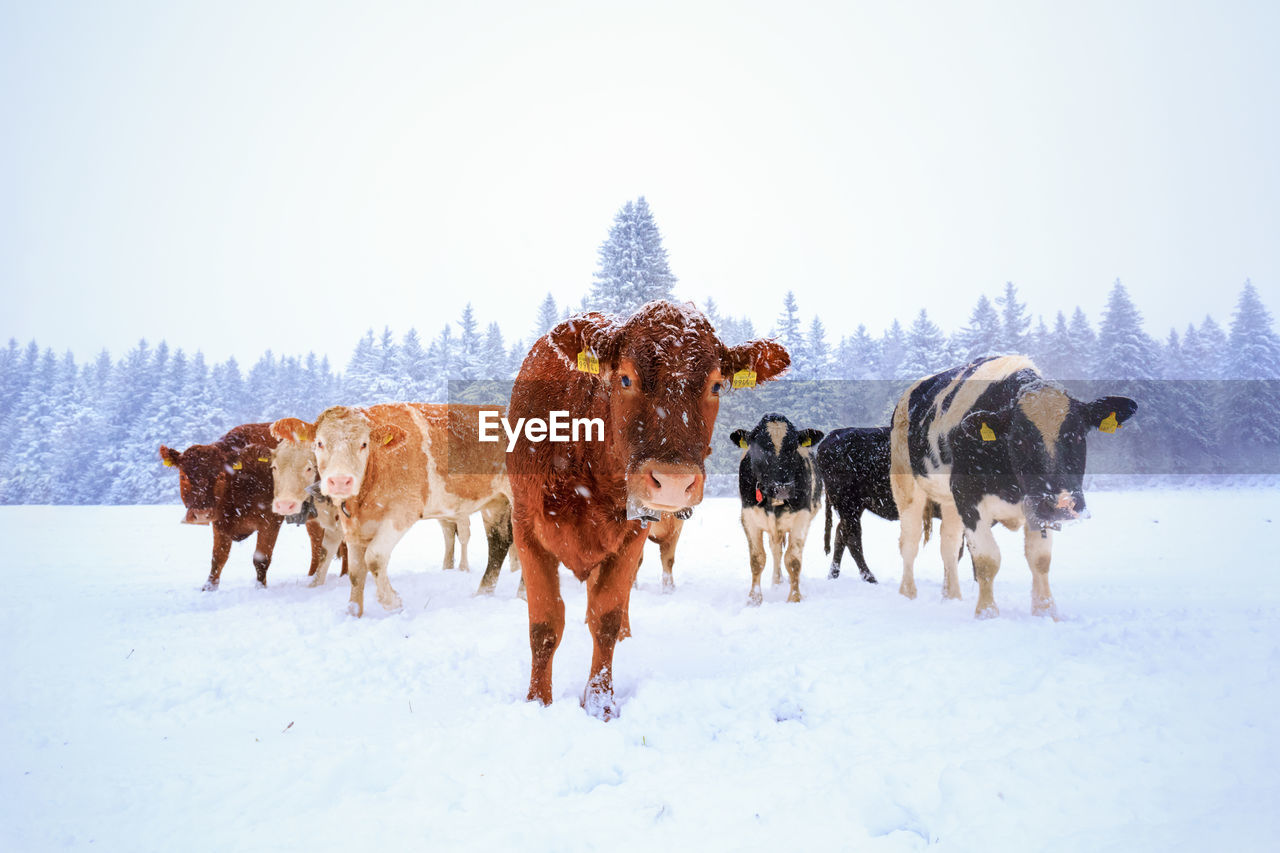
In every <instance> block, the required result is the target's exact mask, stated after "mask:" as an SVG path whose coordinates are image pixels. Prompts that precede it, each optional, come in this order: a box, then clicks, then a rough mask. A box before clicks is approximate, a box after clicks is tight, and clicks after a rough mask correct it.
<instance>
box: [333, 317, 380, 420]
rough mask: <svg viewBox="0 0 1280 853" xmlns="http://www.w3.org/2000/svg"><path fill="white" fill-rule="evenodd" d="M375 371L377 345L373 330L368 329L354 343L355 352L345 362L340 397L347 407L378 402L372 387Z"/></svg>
mask: <svg viewBox="0 0 1280 853" xmlns="http://www.w3.org/2000/svg"><path fill="white" fill-rule="evenodd" d="M377 369H378V352H377V344H375V343H374V339H373V329H369V330H367V331H366V332H365V333H364V336H363V337H361V338H360V340H359V341H358V342H357V343H356V348H355V351H354V352H352V353H351V359H350V360H349V361H348V362H347V369H346V372H345V373H343V375H342V386H343V387H342V395H343V397H344V398H346V401H347V403H348V404H349V405H352V406H364V405H369V404H372V403H375V402H379V401H378V400H377V399H376V393H377V392H376V388H375V387H374V386H375V380H376V375H375V374H376V371H377Z"/></svg>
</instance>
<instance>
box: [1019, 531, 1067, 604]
mask: <svg viewBox="0 0 1280 853" xmlns="http://www.w3.org/2000/svg"><path fill="white" fill-rule="evenodd" d="M1023 535H1024V536H1025V537H1026V538H1025V546H1024V551H1025V552H1026V555H1027V565H1029V566H1030V567H1031V612H1032V613H1034V614H1035V615H1037V616H1052V617H1053V619H1054V621H1055V622H1056V621H1057V619H1058V606H1057V605H1056V604H1054V603H1053V593H1051V592H1050V591H1049V558H1050V557H1051V556H1052V555H1053V531H1052V530H1050V529H1049V528H1047V527H1046V528H1045V529H1044V530H1043V531H1042V530H1040V529H1039V528H1038V527H1036V526H1035V525H1034V524H1030V523H1028V524H1026V525H1025V526H1024V530H1023Z"/></svg>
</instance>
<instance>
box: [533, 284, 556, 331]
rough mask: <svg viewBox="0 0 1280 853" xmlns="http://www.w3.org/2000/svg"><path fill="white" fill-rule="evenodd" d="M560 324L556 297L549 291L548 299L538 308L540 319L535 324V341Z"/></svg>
mask: <svg viewBox="0 0 1280 853" xmlns="http://www.w3.org/2000/svg"><path fill="white" fill-rule="evenodd" d="M559 322H560V313H559V311H557V310H556V300H555V297H554V296H552V295H551V293H550V292H549V291H548V293H547V298H546V299H544V300H542V304H541V305H540V306H538V318H537V319H536V320H534V322H533V340H535V341H536V340H537V339H538V338H540V337H542V336H543V335H545V334H546V333H547V332H549V331H551V330H552V329H554V328H555V326H556V324H557V323H559Z"/></svg>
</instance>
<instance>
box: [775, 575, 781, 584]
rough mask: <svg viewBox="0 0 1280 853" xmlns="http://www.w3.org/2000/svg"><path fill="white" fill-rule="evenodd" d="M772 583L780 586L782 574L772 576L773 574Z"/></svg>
mask: <svg viewBox="0 0 1280 853" xmlns="http://www.w3.org/2000/svg"><path fill="white" fill-rule="evenodd" d="M773 585H774V586H782V575H774V576H773Z"/></svg>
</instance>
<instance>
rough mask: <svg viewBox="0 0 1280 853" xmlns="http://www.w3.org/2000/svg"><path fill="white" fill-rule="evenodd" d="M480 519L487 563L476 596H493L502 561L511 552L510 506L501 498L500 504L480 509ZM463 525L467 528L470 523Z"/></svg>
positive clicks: (497, 502)
mask: <svg viewBox="0 0 1280 853" xmlns="http://www.w3.org/2000/svg"><path fill="white" fill-rule="evenodd" d="M480 517H481V518H482V519H484V535H485V538H486V539H487V540H488V541H489V562H488V564H486V565H485V567H484V576H483V577H481V578H480V587H479V589H477V590H476V595H493V590H494V588H495V587H497V585H498V578H499V577H500V576H501V575H502V561H503V560H505V559H506V558H507V552H508V551H510V550H511V504H509V503H507V499H506V498H502V499H501V501H500V502H499V501H495V502H494V503H491V504H488V505H486V506H485V507H484V508H483V509H481V510H480ZM464 523H465V524H466V525H467V526H468V528H469V525H470V522H464ZM462 529H463V527H462V525H459V528H458V530H459V532H461V530H462Z"/></svg>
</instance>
